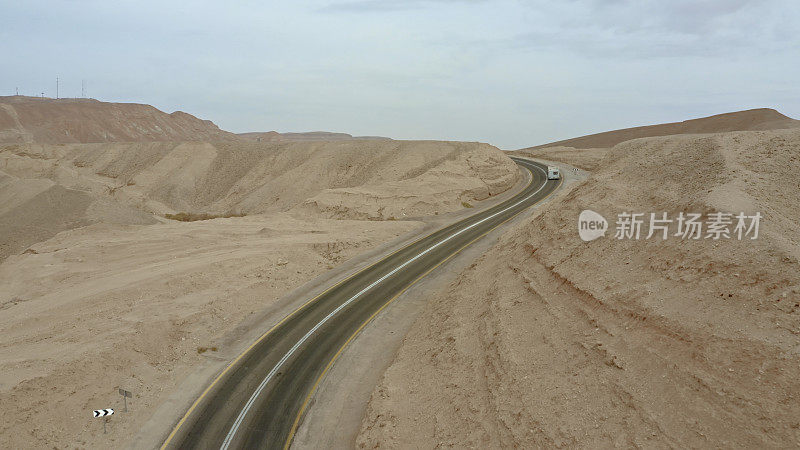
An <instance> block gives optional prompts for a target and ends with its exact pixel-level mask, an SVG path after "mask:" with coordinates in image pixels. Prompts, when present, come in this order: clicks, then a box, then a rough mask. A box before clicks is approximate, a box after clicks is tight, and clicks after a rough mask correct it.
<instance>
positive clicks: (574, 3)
mask: <svg viewBox="0 0 800 450" xmlns="http://www.w3.org/2000/svg"><path fill="white" fill-rule="evenodd" d="M0 1H2V0H0ZM2 10H3V18H4V19H5V20H4V22H3V25H4V26H3V27H0V40H2V42H3V44H4V45H3V49H4V52H5V54H4V59H5V61H7V62H10V63H8V64H6V65H5V66H3V70H2V71H0V94H4V95H7V94H13V93H14V90H15V88H16V87H19V89H20V92H21V93H24V94H35V95H38V94H40V93H41V92H43V91H44V92H45V93H46V94H47V95H54V94H55V77H56V76H58V77H60V79H61V93H62V95H68V96H71V95H75V96H77V95H80V83H81V79H86V80H87V81H88V87H89V95H90V96H92V97H95V98H98V99H101V100H107V101H136V102H143V103H150V104H153V105H154V106H156V107H158V108H161V109H164V110H167V111H173V110H176V109H181V110H184V111H188V112H191V113H193V114H196V115H198V116H200V117H203V118H207V119H211V120H214V121H215V122H216V123H217V124H219V125H220V126H221V127H223V128H226V129H229V130H232V131H257V130H271V129H276V130H279V131H301V130H309V129H327V130H333V131H345V132H350V133H354V134H379V135H387V136H392V137H396V138H426V139H427V138H430V139H436V138H447V139H458V140H480V141H484V142H490V143H493V144H495V145H499V146H502V147H505V148H515V147H516V148H519V147H523V146H528V145H533V144H538V143H542V142H546V141H550V140H556V139H560V138H567V137H572V136H576V135H580V134H586V133H590V132H597V131H604V130H607V129H611V128H620V127H625V126H633V125H644V124H647V123H655V122H664V121H674V120H682V119H686V118H690V117H698V116H702V115H710V114H715V113H719V112H725V111H732V110H737V109H746V108H752V107H764V106H767V107H775V108H777V109H779V110H781V111H782V112H784V113H787V114H789V115H793V116H800V92H798V88H797V82H796V74H797V73H800V51H798V50H800V41H798V39H800V38H799V36H798V33H797V32H796V30H797V29H798V24H800V2H797V1H795V0H763V1H753V0H726V1H722V0H705V1H703V0H695V1H688V0H670V1H656V0H641V1H632V0H631V1H626V0H565V1H544V0H528V1H522V0H491V1H481V0H408V1H399V0H376V1H358V0H344V1H335V2H331V1H327V0H309V1H308V2H257V1H247V2H229V3H224V2H216V1H212V0H195V1H192V2H186V1H184V2H181V1H176V2H157V1H155V0H138V1H133V0H120V1H119V2H107V1H104V0H81V1H71V2H52V1H46V0H28V1H26V2H5V3H4V4H3V7H2ZM154 11H157V12H158V13H157V14H155V13H154Z"/></svg>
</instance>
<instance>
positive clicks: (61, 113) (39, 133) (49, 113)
mask: <svg viewBox="0 0 800 450" xmlns="http://www.w3.org/2000/svg"><path fill="white" fill-rule="evenodd" d="M236 139H237V137H236V135H234V134H233V133H228V132H227V131H222V130H220V129H219V128H218V127H217V126H216V125H214V123H212V122H211V121H209V120H201V119H198V118H197V117H194V116H193V115H191V114H187V113H185V112H182V111H175V112H174V113H172V114H167V113H165V112H162V111H159V110H158V109H156V108H154V107H152V106H150V105H142V104H138V103H107V102H100V101H97V100H93V99H83V98H62V99H52V98H38V97H23V96H11V97H0V142H8V143H23V142H37V143H40V144H46V143H47V144H59V143H74V142H149V141H224V140H236Z"/></svg>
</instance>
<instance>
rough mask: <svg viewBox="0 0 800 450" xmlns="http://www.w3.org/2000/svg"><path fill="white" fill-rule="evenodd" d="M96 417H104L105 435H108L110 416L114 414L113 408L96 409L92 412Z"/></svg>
mask: <svg viewBox="0 0 800 450" xmlns="http://www.w3.org/2000/svg"><path fill="white" fill-rule="evenodd" d="M92 414H94V417H102V418H103V434H106V423H108V416H110V415H112V414H114V410H113V409H111V408H107V409H95V410H94V411H92Z"/></svg>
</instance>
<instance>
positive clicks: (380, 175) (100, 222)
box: [0, 140, 519, 448]
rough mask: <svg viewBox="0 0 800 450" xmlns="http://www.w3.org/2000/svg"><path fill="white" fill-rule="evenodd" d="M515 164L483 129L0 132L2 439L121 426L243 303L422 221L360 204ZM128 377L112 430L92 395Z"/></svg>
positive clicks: (70, 436) (491, 187)
mask: <svg viewBox="0 0 800 450" xmlns="http://www.w3.org/2000/svg"><path fill="white" fill-rule="evenodd" d="M518 177H519V171H518V169H517V167H516V165H515V164H513V162H511V160H510V159H508V158H507V157H506V156H504V155H503V154H502V153H501V152H500V151H499V150H497V149H496V148H494V147H491V146H488V145H485V144H477V143H452V142H403V141H357V140H351V141H346V142H310V143H308V142H302V143H300V142H298V143H265V142H242V141H235V142H216V143H203V142H137V143H99V144H61V145H50V144H31V143H23V144H5V145H0V233H2V234H0V258H5V257H7V258H6V259H5V261H2V262H0V355H2V356H0V404H2V405H3V407H2V408H0V447H2V448H29V447H35V448H52V447H53V446H56V447H62V446H70V447H88V446H93V445H98V444H100V445H106V446H108V445H110V446H112V447H117V446H120V445H123V444H125V443H126V442H127V440H128V439H131V438H132V437H133V436H134V435H135V434H136V433H137V432H138V430H139V429H140V427H142V426H143V424H144V423H146V422H147V421H148V419H149V418H150V417H151V414H153V412H154V411H156V410H158V411H159V413H161V412H162V411H163V409H162V408H160V406H161V405H162V404H167V406H170V405H171V404H170V402H169V401H166V399H168V398H170V399H171V398H172V397H171V396H172V393H173V392H176V387H177V386H179V385H180V383H181V382H183V381H184V380H186V378H187V375H189V374H193V373H194V371H195V370H197V369H198V368H199V367H206V366H205V365H204V362H207V358H215V359H218V360H219V361H227V360H229V359H231V358H233V357H235V356H236V353H235V351H236V350H237V349H238V350H241V349H240V348H238V347H236V348H234V345H233V344H231V345H226V343H230V342H229V341H227V340H226V339H229V338H230V336H231V333H232V330H235V329H236V327H238V326H245V325H242V324H243V323H248V322H247V319H248V318H250V319H251V320H255V319H253V318H255V317H262V316H264V317H271V316H270V314H273V313H275V312H274V311H272V310H271V309H270V308H271V307H274V305H275V302H276V301H277V299H279V298H280V297H281V296H283V295H285V294H287V293H288V292H290V291H291V290H292V289H294V288H296V287H298V286H300V285H302V284H303V283H304V282H306V281H308V280H310V279H312V278H313V277H315V276H317V275H320V274H322V273H324V272H326V271H328V270H329V269H332V268H334V267H337V266H338V265H339V264H340V263H342V262H343V261H345V260H348V259H350V258H353V257H355V256H356V255H360V254H363V253H364V252H365V251H366V250H368V249H370V248H374V247H377V246H379V245H382V244H385V243H386V242H388V241H390V240H392V239H394V238H395V237H397V236H399V235H403V234H406V233H409V232H411V231H412V230H416V229H418V227H419V226H420V223H419V222H413V221H402V220H397V221H378V220H370V221H366V220H349V219H390V218H404V217H412V216H423V215H426V214H439V213H445V212H449V211H455V210H464V209H465V205H464V204H465V203H466V202H476V201H479V200H482V199H485V198H487V197H488V196H490V195H495V194H498V193H500V192H503V191H505V190H507V189H508V188H510V187H512V186H513V185H514V184H515V182H516V181H517V178H518ZM174 212H191V213H210V214H224V213H228V212H237V213H245V214H247V216H246V217H237V218H227V219H214V220H208V221H199V222H191V223H183V222H176V221H169V220H166V219H164V218H163V217H160V215H162V214H165V213H174ZM329 217H331V218H335V219H336V220H333V219H330V218H329ZM278 312H280V311H278ZM250 326H253V327H255V325H254V324H251V325H250ZM234 334H235V333H234ZM237 345H238V344H237ZM213 347H216V348H217V349H216V350H207V351H204V352H203V353H200V351H202V349H205V348H209V349H211V348H213ZM120 386H121V387H125V388H126V389H129V390H131V391H133V392H134V393H135V398H134V400H133V401H132V404H133V407H132V410H131V412H130V413H128V414H126V415H124V418H123V416H118V417H117V418H116V419H115V420H113V421H112V424H113V432H112V433H109V434H108V435H103V434H101V433H102V431H101V430H102V427H101V422H99V421H97V420H94V419H92V418H91V415H90V411H91V410H92V409H98V408H105V407H114V408H117V409H118V411H119V408H120V406H121V405H120V398H119V396H118V395H117V394H116V388H117V387H120ZM181 387H182V388H183V387H184V386H181ZM186 392H187V395H191V394H192V392H193V391H192V390H191V389H187V390H186ZM165 402H166V403H165ZM179 403H180V402H179ZM182 405H183V403H180V405H179V406H182ZM167 409H170V408H167ZM179 409H180V408H178V407H175V408H174V410H173V411H171V413H172V414H173V415H174V416H175V417H173V416H169V417H168V418H167V419H166V420H169V421H173V420H176V419H177V416H178V415H179V414H181V413H182V410H179ZM43 411H47V420H41V419H42V412H43Z"/></svg>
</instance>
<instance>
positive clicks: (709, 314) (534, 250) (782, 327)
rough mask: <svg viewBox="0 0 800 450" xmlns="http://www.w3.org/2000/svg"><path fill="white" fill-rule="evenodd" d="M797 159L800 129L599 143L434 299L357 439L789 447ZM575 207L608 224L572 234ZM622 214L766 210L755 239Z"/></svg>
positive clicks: (793, 441) (428, 443)
mask: <svg viewBox="0 0 800 450" xmlns="http://www.w3.org/2000/svg"><path fill="white" fill-rule="evenodd" d="M564 154H565V156H564V157H565V158H567V156H566V152H564ZM798 165H800V130H783V131H766V132H732V133H724V134H715V135H702V136H694V135H682V136H672V137H660V138H646V139H637V140H633V141H628V142H625V143H623V144H620V145H617V146H616V147H614V148H613V149H611V150H609V151H608V153H607V155H606V156H605V158H604V159H603V160H602V161H601V162H600V164H599V166H598V168H597V170H596V172H595V173H594V174H592V175H591V176H590V177H589V178H588V179H587V180H585V181H583V182H580V183H577V182H576V183H574V184H573V185H572V188H571V190H568V191H567V192H563V193H562V194H561V195H560V196H559V197H557V198H556V199H554V200H553V201H551V202H550V203H549V204H546V205H545V206H543V207H542V209H541V211H540V212H539V213H537V214H536V215H535V216H534V217H532V218H530V219H527V220H525V221H523V222H522V223H520V224H519V225H518V226H516V227H514V228H513V229H511V230H509V231H508V232H507V233H506V234H505V235H504V236H503V237H502V238H501V241H500V243H499V244H498V245H496V246H495V247H494V248H493V249H492V250H490V251H489V252H488V253H487V254H485V255H484V256H483V257H482V258H481V259H480V260H478V261H477V262H476V263H475V264H473V265H472V267H470V268H469V269H467V270H466V271H465V272H463V273H462V274H461V275H460V276H459V278H458V280H457V281H456V282H455V283H454V284H453V285H451V286H450V287H449V289H447V290H446V291H445V292H441V293H439V294H438V295H435V296H434V297H433V299H432V300H431V303H430V305H429V306H428V308H427V310H426V311H425V312H423V314H422V315H421V316H420V319H418V321H417V323H416V324H415V326H414V328H413V330H412V331H411V332H410V333H409V335H407V336H406V338H405V341H404V344H403V347H402V348H401V349H400V351H399V353H398V355H397V357H396V360H395V362H394V363H393V365H392V366H391V367H390V368H389V369H388V370H387V372H386V374H385V376H384V379H383V381H382V383H381V384H380V385H379V386H378V387H377V388H376V389H375V391H374V393H373V395H372V399H371V402H370V405H369V409H368V412H367V414H366V417H365V418H364V421H363V425H362V433H361V435H360V437H359V439H358V444H359V446H360V447H363V448H374V447H376V446H380V447H381V448H433V447H456V448H500V447H503V448H537V447H584V448H597V447H611V446H621V447H708V446H712V447H716V446H719V447H728V448H730V447H743V448H789V447H797V446H798V444H800V420H799V419H798V418H800V403H798V402H797V401H795V399H797V398H798V397H800V381H799V380H800V377H798V375H800V373H799V372H800V370H799V369H798V367H800V352H798V350H799V349H800V303H798V302H800V262H799V261H800V225H798V223H800V215H798V211H797V208H796V206H797V199H798V198H800V184H798V182H797V177H796V174H795V173H794V172H795V171H796V168H797V167H798ZM583 209H592V210H594V211H597V212H600V213H601V214H603V215H604V216H605V217H606V218H607V219H609V221H610V222H611V228H612V230H611V232H610V233H609V236H607V237H606V238H601V239H599V240H597V241H593V242H590V243H585V242H583V241H581V240H580V239H579V237H578V234H577V226H576V224H577V217H578V214H579V212H580V211H581V210H583ZM624 211H628V212H643V213H650V212H655V213H660V212H668V213H670V215H671V216H673V217H674V216H675V215H677V213H678V212H680V211H686V212H700V213H708V212H712V211H730V212H739V211H744V212H746V213H748V214H753V213H755V212H761V214H763V215H764V218H763V219H762V223H761V230H760V236H759V238H758V239H757V240H749V239H747V240H744V241H738V240H736V239H732V240H731V239H723V240H719V241H713V240H710V239H701V240H698V241H684V240H680V239H678V238H671V239H668V240H666V241H661V240H660V239H658V240H654V239H651V240H640V241H634V240H621V241H620V240H615V239H612V237H613V234H614V226H615V225H614V221H615V220H616V214H618V213H621V212H624ZM646 230H647V229H646V225H645V228H644V232H646ZM673 231H674V230H673Z"/></svg>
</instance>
